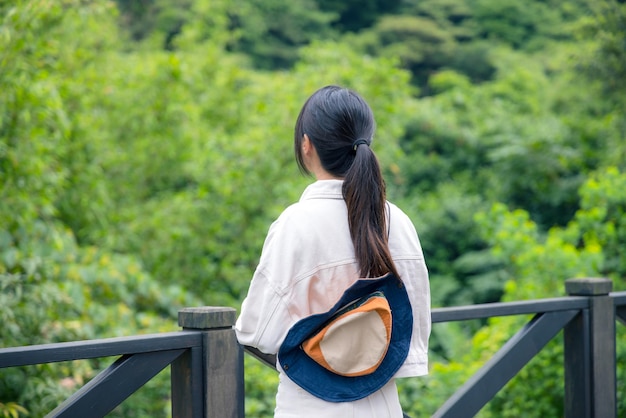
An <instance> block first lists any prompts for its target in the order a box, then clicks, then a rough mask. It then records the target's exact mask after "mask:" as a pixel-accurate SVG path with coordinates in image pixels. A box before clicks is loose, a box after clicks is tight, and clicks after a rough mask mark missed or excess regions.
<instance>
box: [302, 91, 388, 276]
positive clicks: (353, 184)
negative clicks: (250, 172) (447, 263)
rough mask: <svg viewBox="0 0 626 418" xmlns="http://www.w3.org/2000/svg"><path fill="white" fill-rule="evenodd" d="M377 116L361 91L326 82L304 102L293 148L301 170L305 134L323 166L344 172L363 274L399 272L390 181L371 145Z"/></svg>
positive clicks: (332, 171) (352, 233) (340, 174)
mask: <svg viewBox="0 0 626 418" xmlns="http://www.w3.org/2000/svg"><path fill="white" fill-rule="evenodd" d="M375 129H376V122H375V121H374V114H373V113H372V109H371V108H370V106H369V105H368V104H367V102H366V101H365V100H364V99H363V98H362V97H361V96H360V95H359V94H358V93H356V92H354V91H352V90H349V89H345V88H342V87H339V86H326V87H323V88H321V89H319V90H318V91H316V92H315V93H313V95H312V96H311V97H309V99H308V100H307V101H306V102H305V103H304V106H303V107H302V110H301V111H300V114H299V115H298V119H297V121H296V127H295V133H294V150H295V154H296V161H297V163H298V166H299V167H300V170H301V171H302V172H303V173H305V174H310V172H309V170H308V169H307V168H306V165H305V164H304V159H303V155H302V141H303V138H304V134H306V135H307V136H308V137H309V140H310V141H311V143H312V144H313V146H314V147H315V150H316V151H317V154H318V156H319V158H320V162H321V164H322V167H323V168H324V169H325V170H326V171H327V172H329V173H330V174H332V175H333V176H335V177H339V178H343V179H344V182H343V198H344V200H345V201H346V205H347V207H348V225H349V227H350V236H351V238H352V243H353V244H354V252H355V256H356V259H357V262H358V263H359V269H360V274H361V277H379V276H383V275H385V274H387V273H389V272H391V273H393V274H394V275H396V277H399V275H398V272H397V269H396V267H395V264H394V262H393V259H392V258H391V253H390V252H389V244H388V239H387V238H388V236H387V221H386V216H385V210H386V190H385V182H384V179H383V175H382V172H381V170H380V164H379V163H378V159H377V158H376V155H375V154H374V152H373V151H372V150H371V148H370V145H371V143H372V138H373V135H374V131H375Z"/></svg>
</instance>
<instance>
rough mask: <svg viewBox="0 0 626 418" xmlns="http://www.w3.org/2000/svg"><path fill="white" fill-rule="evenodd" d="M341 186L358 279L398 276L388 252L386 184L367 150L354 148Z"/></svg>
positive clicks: (360, 146)
mask: <svg viewBox="0 0 626 418" xmlns="http://www.w3.org/2000/svg"><path fill="white" fill-rule="evenodd" d="M355 148H356V151H355V156H354V161H353V163H352V166H351V167H350V169H349V170H348V172H347V173H346V176H345V178H344V183H343V198H344V200H345V201H346V205H347V207H348V225H349V227H350V236H351V238H352V243H353V244H354V253H355V257H356V259H357V262H358V264H359V268H360V273H361V277H379V276H383V275H385V274H387V273H393V274H394V275H395V276H396V277H398V278H399V277H400V276H399V275H398V272H397V269H396V266H395V264H394V262H393V259H392V258H391V253H390V252H389V242H388V226H387V217H386V216H385V208H386V192H385V181H384V180H383V176H382V173H381V170H380V165H379V164H378V159H377V158H376V155H375V154H374V152H372V150H371V149H370V148H369V146H362V145H358V144H357V145H356V146H355Z"/></svg>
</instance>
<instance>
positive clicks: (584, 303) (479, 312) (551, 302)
mask: <svg viewBox="0 0 626 418" xmlns="http://www.w3.org/2000/svg"><path fill="white" fill-rule="evenodd" d="M588 307H589V300H588V298H586V297H582V296H568V297H562V298H546V299H538V300H529V301H517V302H494V303H483V304H478V305H469V306H452V307H446V308H433V309H432V313H431V318H432V322H433V323H439V322H452V321H466V320H469V319H486V318H491V317H496V316H510V315H524V314H537V313H541V312H555V311H568V310H571V309H586V308H588Z"/></svg>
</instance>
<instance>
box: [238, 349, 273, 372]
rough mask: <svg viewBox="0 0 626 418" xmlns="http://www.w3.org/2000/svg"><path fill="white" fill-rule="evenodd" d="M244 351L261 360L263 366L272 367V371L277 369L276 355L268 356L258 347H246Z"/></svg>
mask: <svg viewBox="0 0 626 418" xmlns="http://www.w3.org/2000/svg"><path fill="white" fill-rule="evenodd" d="M243 349H244V351H245V352H246V353H248V354H250V355H251V356H252V357H254V358H256V359H257V360H259V361H260V362H261V363H262V364H264V365H266V366H268V367H271V368H272V369H274V370H275V369H276V355H275V354H266V353H263V352H262V351H260V350H259V349H258V348H256V347H250V346H248V345H244V347H243Z"/></svg>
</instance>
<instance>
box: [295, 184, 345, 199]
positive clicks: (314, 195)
mask: <svg viewBox="0 0 626 418" xmlns="http://www.w3.org/2000/svg"><path fill="white" fill-rule="evenodd" d="M342 187H343V180H318V181H316V182H315V183H313V184H310V185H309V186H308V187H307V188H306V189H304V192H303V193H302V196H300V201H301V202H302V201H304V200H310V199H343V193H342V190H341V189H342Z"/></svg>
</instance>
